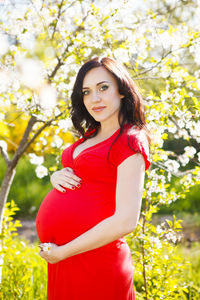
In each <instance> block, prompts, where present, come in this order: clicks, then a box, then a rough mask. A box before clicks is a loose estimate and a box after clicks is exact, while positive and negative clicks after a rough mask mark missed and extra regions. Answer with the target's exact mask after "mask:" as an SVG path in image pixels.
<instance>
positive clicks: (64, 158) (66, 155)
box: [61, 145, 72, 168]
mask: <svg viewBox="0 0 200 300" xmlns="http://www.w3.org/2000/svg"><path fill="white" fill-rule="evenodd" d="M71 147H72V145H69V146H68V147H67V148H65V149H64V150H63V152H62V154H61V164H62V166H63V168H66V167H68V166H69V163H70V153H71Z"/></svg>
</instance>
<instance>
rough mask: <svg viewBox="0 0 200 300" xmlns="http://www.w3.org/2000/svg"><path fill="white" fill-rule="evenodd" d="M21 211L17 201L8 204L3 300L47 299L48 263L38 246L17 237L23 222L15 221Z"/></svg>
mask: <svg viewBox="0 0 200 300" xmlns="http://www.w3.org/2000/svg"><path fill="white" fill-rule="evenodd" d="M17 210H18V208H17V207H16V205H15V203H14V201H11V202H8V203H7V204H6V208H5V213H4V221H3V228H2V234H1V239H0V243H1V250H0V257H1V258H2V260H1V265H0V268H1V282H0V299H1V300H13V299H16V300H18V299H23V300H32V299H38V300H45V299H46V284H47V277H46V276H47V267H46V262H45V261H44V260H43V259H42V258H41V257H40V256H39V254H38V253H39V250H38V246H37V245H36V244H35V245H30V243H29V242H28V241H26V240H22V239H19V238H17V233H16V230H17V227H20V226H21V224H20V222H19V221H18V220H17V221H13V215H14V214H15V212H16V211H17Z"/></svg>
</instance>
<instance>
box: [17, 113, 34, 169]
mask: <svg viewBox="0 0 200 300" xmlns="http://www.w3.org/2000/svg"><path fill="white" fill-rule="evenodd" d="M36 122H37V118H36V117H35V116H31V118H30V119H29V122H28V125H27V127H26V130H25V132H24V135H23V137H22V139H21V141H20V144H19V147H18V148H17V151H16V152H15V155H14V157H13V159H12V161H11V163H12V164H13V166H14V167H15V166H16V164H17V162H18V160H19V158H20V157H21V155H22V154H23V152H24V147H25V145H26V143H27V140H28V138H29V135H30V133H31V130H32V128H33V125H34V124H35V123H36Z"/></svg>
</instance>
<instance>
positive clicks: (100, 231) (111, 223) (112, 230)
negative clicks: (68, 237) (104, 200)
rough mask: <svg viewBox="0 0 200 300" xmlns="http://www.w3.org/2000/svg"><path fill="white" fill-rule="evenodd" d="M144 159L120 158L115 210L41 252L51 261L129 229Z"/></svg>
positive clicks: (136, 207) (133, 220) (141, 183)
mask: <svg viewBox="0 0 200 300" xmlns="http://www.w3.org/2000/svg"><path fill="white" fill-rule="evenodd" d="M144 174H145V163H144V159H143V157H142V155H141V154H134V155H132V156H130V157H128V158H127V159H126V160H125V161H123V162H122V163H121V164H120V165H119V166H118V170H117V187H116V211H115V213H114V215H112V216H111V217H109V218H106V219H104V220H103V221H101V222H100V223H98V224H97V225H95V226H94V227H92V228H91V229H89V230H88V231H86V232H85V233H83V234H81V235H80V236H78V237H77V238H75V239H74V240H72V241H71V242H69V243H67V244H65V245H63V246H60V247H57V248H53V249H52V251H50V252H49V253H43V254H42V255H41V256H42V257H43V258H45V259H46V260H47V261H48V262H50V263H55V262H58V261H59V260H63V259H66V258H68V257H70V256H73V255H77V254H79V253H82V252H85V251H89V250H92V249H95V248H99V247H101V246H104V245H106V244H109V243H111V242H112V241H114V240H116V239H118V238H120V237H123V236H125V235H127V234H128V233H130V232H132V231H133V230H134V229H135V227H136V226H137V222H138V219H139V215H140V209H141V202H142V192H143V186H144Z"/></svg>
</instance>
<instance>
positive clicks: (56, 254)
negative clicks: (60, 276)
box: [39, 243, 64, 264]
mask: <svg viewBox="0 0 200 300" xmlns="http://www.w3.org/2000/svg"><path fill="white" fill-rule="evenodd" d="M45 244H46V243H45ZM43 245H44V244H40V245H39V247H40V248H41V251H40V253H39V254H40V256H41V257H42V258H44V259H45V260H46V261H47V262H48V263H50V264H56V263H58V262H59V261H61V260H63V259H64V256H63V249H62V246H57V245H56V244H53V243H48V245H49V246H50V247H49V250H42V248H43ZM45 247H47V248H48V246H45Z"/></svg>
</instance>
